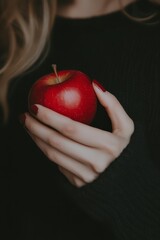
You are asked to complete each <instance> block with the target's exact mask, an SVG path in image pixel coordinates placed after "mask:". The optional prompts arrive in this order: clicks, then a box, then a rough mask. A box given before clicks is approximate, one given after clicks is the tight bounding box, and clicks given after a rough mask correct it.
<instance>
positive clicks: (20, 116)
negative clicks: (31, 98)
mask: <svg viewBox="0 0 160 240" xmlns="http://www.w3.org/2000/svg"><path fill="white" fill-rule="evenodd" d="M25 120H26V115H25V114H24V113H22V114H21V115H19V121H20V123H21V124H23V125H24V124H25Z"/></svg>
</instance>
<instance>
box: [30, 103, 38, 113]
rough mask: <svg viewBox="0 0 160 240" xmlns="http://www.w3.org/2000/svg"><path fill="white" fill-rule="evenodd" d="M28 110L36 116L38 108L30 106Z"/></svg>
mask: <svg viewBox="0 0 160 240" xmlns="http://www.w3.org/2000/svg"><path fill="white" fill-rule="evenodd" d="M30 110H31V113H33V114H34V115H37V113H38V107H37V106H36V105H32V106H31V108H30Z"/></svg>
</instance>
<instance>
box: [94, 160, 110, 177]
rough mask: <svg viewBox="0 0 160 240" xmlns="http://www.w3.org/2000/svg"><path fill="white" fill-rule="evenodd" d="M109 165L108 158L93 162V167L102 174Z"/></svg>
mask: <svg viewBox="0 0 160 240" xmlns="http://www.w3.org/2000/svg"><path fill="white" fill-rule="evenodd" d="M106 167H107V160H106V159H105V160H96V161H94V163H92V169H93V170H94V172H96V173H98V174H100V173H102V172H103V171H104V170H105V169H106Z"/></svg>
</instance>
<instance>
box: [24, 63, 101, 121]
mask: <svg viewBox="0 0 160 240" xmlns="http://www.w3.org/2000/svg"><path fill="white" fill-rule="evenodd" d="M53 68H54V73H49V74H47V75H44V76H42V77H41V78H40V79H38V80H37V81H36V82H35V83H34V84H33V85H32V87H31V89H30V92H29V95H28V107H29V111H30V107H31V105H33V104H41V105H43V106H45V107H47V108H49V109H52V110H54V111H56V112H58V113H60V114H63V115H65V116H67V117H69V118H71V119H73V120H76V121H78V122H81V123H85V124H90V123H91V122H92V120H93V118H94V116H95V113H96V109H97V97H96V94H95V92H94V89H93V87H92V81H91V79H90V78H89V77H88V76H87V75H86V74H85V73H83V72H81V71H78V70H62V71H58V72H57V71H56V65H53Z"/></svg>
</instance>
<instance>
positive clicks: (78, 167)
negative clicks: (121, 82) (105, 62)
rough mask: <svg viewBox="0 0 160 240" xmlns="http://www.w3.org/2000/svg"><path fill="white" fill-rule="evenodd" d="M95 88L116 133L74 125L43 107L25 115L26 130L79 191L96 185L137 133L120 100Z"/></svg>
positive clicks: (78, 124)
mask: <svg viewBox="0 0 160 240" xmlns="http://www.w3.org/2000/svg"><path fill="white" fill-rule="evenodd" d="M93 88H94V90H95V93H96V95H97V97H98V100H99V101H100V103H101V104H102V106H104V108H105V110H106V112H107V114H108V116H109V117H110V119H111V122H112V132H107V131H103V130H100V129H97V128H94V127H91V126H88V125H85V124H82V123H79V122H76V121H73V120H71V119H70V118H68V117H65V116H63V115H60V114H58V113H56V112H54V111H52V110H49V109H47V108H45V107H43V106H41V105H36V106H37V107H38V112H37V114H36V115H35V114H33V115H31V114H29V113H25V116H26V119H25V128H26V129H27V131H28V133H29V135H30V136H31V138H32V139H33V141H34V142H35V143H36V144H37V146H38V147H39V148H40V149H41V150H42V152H43V153H44V154H45V155H46V156H47V157H48V158H49V159H50V160H51V161H53V162H55V163H56V164H57V165H58V167H59V170H60V171H61V173H62V174H63V175H64V176H65V177H66V178H67V179H68V181H69V182H70V183H71V184H73V185H75V186H76V187H82V186H84V185H85V184H87V183H91V182H93V181H94V180H95V179H96V178H97V177H98V176H99V175H100V174H101V173H102V172H103V171H104V170H105V169H106V168H107V167H108V166H109V165H110V164H111V163H112V162H113V161H114V160H115V159H116V158H117V157H118V156H119V155H120V154H121V152H122V151H123V149H124V148H126V146H127V145H128V143H129V141H130V137H131V135H132V134H133V132H134V123H133V121H132V119H131V118H130V117H129V116H128V115H127V113H126V112H125V110H124V109H123V107H122V105H121V104H120V103H119V101H118V100H117V99H116V97H115V96H114V95H112V94H111V93H109V92H107V91H105V92H104V91H102V90H101V89H100V88H99V87H98V86H97V85H95V84H93ZM95 136H96V138H95ZM97 159H98V161H97Z"/></svg>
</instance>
